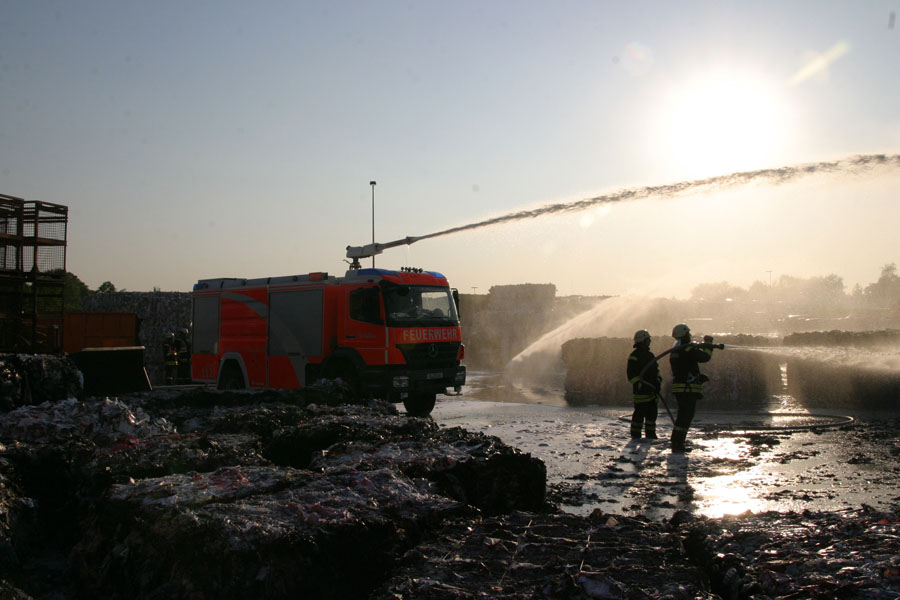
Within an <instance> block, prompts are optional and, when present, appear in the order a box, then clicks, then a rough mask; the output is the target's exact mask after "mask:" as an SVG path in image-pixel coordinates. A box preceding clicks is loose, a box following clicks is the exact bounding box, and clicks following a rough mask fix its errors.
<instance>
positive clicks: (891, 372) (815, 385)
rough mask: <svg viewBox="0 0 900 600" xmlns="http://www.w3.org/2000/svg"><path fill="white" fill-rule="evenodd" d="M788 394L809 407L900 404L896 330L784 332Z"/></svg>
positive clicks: (892, 406)
mask: <svg viewBox="0 0 900 600" xmlns="http://www.w3.org/2000/svg"><path fill="white" fill-rule="evenodd" d="M784 345H785V347H786V348H790V349H794V350H795V351H796V352H795V353H794V354H792V355H790V356H789V357H788V359H787V385H788V391H789V392H790V394H791V395H792V396H793V397H794V398H796V399H797V400H798V401H799V402H801V403H802V404H803V405H804V406H807V407H809V408H845V409H846V408H851V409H863V410H865V409H872V410H883V409H896V408H900V358H898V353H900V331H896V330H883V331H868V332H847V331H819V332H811V333H797V334H793V335H789V336H787V337H785V338H784Z"/></svg>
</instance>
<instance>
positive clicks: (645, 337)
mask: <svg viewBox="0 0 900 600" xmlns="http://www.w3.org/2000/svg"><path fill="white" fill-rule="evenodd" d="M648 341H650V332H649V331H647V330H646V329H638V330H637V331H635V332H634V343H635V344H642V343H644V342H648Z"/></svg>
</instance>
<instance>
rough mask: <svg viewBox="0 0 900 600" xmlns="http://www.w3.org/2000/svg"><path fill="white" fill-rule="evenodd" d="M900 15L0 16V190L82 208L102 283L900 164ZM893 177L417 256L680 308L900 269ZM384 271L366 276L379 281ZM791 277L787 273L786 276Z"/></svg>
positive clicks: (388, 3)
mask: <svg viewBox="0 0 900 600" xmlns="http://www.w3.org/2000/svg"><path fill="white" fill-rule="evenodd" d="M898 13H900V0H872V1H866V2H851V1H849V0H848V1H846V2H827V1H823V0H811V1H802V2H801V1H794V2H782V1H778V2H723V1H716V2H667V1H666V2H663V1H660V2H611V1H610V2H601V1H593V2H588V1H582V2H568V1H564V0H563V1H554V2H532V1H527V0H516V1H508V2H502V1H491V0H488V1H485V0H480V1H466V0H454V1H453V2H434V1H402V2H401V1H393V0H378V1H367V2H361V1H354V2H342V1H334V0H328V1H322V2H301V1H285V2H269V1H255V2H249V1H247V2H235V1H228V0H224V1H223V0H215V1H178V2H169V1H164V0H163V1H155V2H147V1H146V0H142V1H139V2H132V1H127V0H114V1H109V2H96V1H78V0H65V1H60V2H54V1H50V0H47V1H39V0H23V1H14V0H0V193H6V194H11V195H15V196H20V197H24V198H26V199H30V200H43V201H47V202H55V203H60V204H65V205H67V206H68V207H69V249H68V268H69V270H70V271H72V272H73V273H75V274H76V275H78V276H79V277H80V278H81V279H82V280H83V281H84V282H85V283H87V284H88V285H89V286H90V287H91V288H96V287H97V286H98V285H99V284H100V283H101V282H103V281H106V280H109V281H112V282H113V283H114V284H115V285H116V286H117V287H119V288H127V289H130V290H149V289H152V288H153V287H160V288H162V289H164V290H189V289H190V288H191V286H192V285H193V283H194V282H195V281H196V280H197V279H200V278H208V277H227V276H233V277H260V276H269V275H272V276H274V275H288V274H296V273H306V272H310V271H328V272H329V273H332V274H340V273H343V271H344V270H345V268H346V265H345V264H344V262H343V258H344V253H345V246H347V245H348V244H353V245H361V244H365V243H368V242H370V241H371V235H372V233H371V227H372V221H371V219H372V214H371V199H372V188H371V187H370V185H369V181H370V180H373V179H374V180H376V181H377V185H376V187H375V205H376V206H375V211H376V216H375V229H376V238H377V240H378V241H382V242H386V241H390V240H394V239H398V238H402V237H405V236H407V235H425V234H428V233H432V232H437V231H441V230H444V229H448V228H450V227H454V226H459V225H465V224H468V223H472V222H477V221H481V220H483V219H486V218H490V217H492V216H497V215H501V214H504V213H508V212H514V211H518V210H523V209H527V208H533V207H536V206H540V205H542V204H545V203H551V202H558V201H560V200H565V199H573V200H576V199H580V198H584V197H592V196H596V195H599V194H604V193H609V192H612V191H615V190H619V189H621V188H630V187H642V186H646V185H659V184H667V183H674V182H678V181H683V180H690V179H696V178H700V177H707V176H713V175H720V174H725V173H729V172H732V171H743V170H750V169H757V168H761V167H778V166H782V165H789V164H795V163H810V162H817V161H825V160H834V159H839V158H841V157H844V156H848V155H852V154H872V153H888V154H895V153H897V152H898V151H900V23H897V22H896V20H897V18H896V15H897V14H898ZM898 189H900V173H898V172H897V171H896V170H894V171H882V172H879V173H877V174H865V175H854V176H847V177H843V176H838V177H829V178H815V179H808V180H804V181H802V182H799V183H795V184H790V185H785V186H779V187H773V186H769V185H754V186H750V187H746V188H740V189H732V190H729V191H727V192H722V193H716V194H705V195H696V196H687V197H682V198H677V199H668V200H641V201H635V202H632V203H628V204H616V205H611V206H606V207H603V208H599V209H594V210H591V211H584V212H581V213H575V214H570V215H566V216H554V217H544V218H541V219H535V220H529V221H523V222H519V223H515V224H510V225H500V226H495V227H490V228H485V229H479V230H476V231H472V232H466V233H458V234H453V235H448V236H444V237H439V238H434V239H429V240H424V241H422V242H419V243H417V244H414V245H412V246H410V247H408V248H405V249H404V248H400V249H394V250H389V251H387V252H385V254H383V255H381V256H379V257H378V258H377V259H376V265H377V266H383V267H390V268H397V267H400V266H402V265H411V266H418V267H424V268H427V269H433V270H438V271H441V272H443V273H445V274H446V275H447V276H448V277H449V278H450V280H451V283H452V284H453V285H455V286H457V287H459V288H460V290H461V291H463V292H467V293H470V292H472V291H477V293H485V292H487V290H488V288H489V287H490V286H491V285H495V284H511V283H555V284H556V285H557V287H558V290H559V293H560V294H573V293H578V294H631V293H639V292H647V291H650V292H653V293H660V294H663V295H671V296H685V295H687V294H689V292H690V288H691V287H692V286H693V285H695V284H697V283H700V282H711V281H721V280H728V281H730V282H731V283H733V284H736V285H742V286H747V285H749V284H751V283H752V282H753V281H755V280H763V281H766V280H768V278H769V277H770V276H771V277H772V278H773V279H775V280H777V278H778V277H779V276H780V275H782V274H789V275H795V276H802V277H807V276H812V275H827V274H829V273H835V274H837V275H839V276H841V277H843V278H844V281H845V283H846V284H847V285H848V287H849V286H852V285H853V284H855V283H861V284H863V285H866V284H867V283H871V282H873V281H875V280H876V279H877V278H878V275H879V272H880V269H881V266H882V265H884V264H886V263H891V262H898V263H900V244H898V241H897V237H898V234H897V231H898V223H900V202H898V200H900V198H898V191H897V190H898ZM366 264H370V261H366ZM770 272H771V273H770Z"/></svg>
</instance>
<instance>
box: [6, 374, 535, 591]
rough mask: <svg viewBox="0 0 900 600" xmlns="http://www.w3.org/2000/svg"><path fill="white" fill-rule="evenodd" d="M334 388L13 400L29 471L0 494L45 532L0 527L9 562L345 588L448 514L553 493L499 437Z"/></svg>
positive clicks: (93, 580)
mask: <svg viewBox="0 0 900 600" xmlns="http://www.w3.org/2000/svg"><path fill="white" fill-rule="evenodd" d="M216 397H218V398H219V400H220V402H219V401H216ZM323 398H324V396H323V395H322V394H321V393H313V392H306V393H299V392H283V393H278V392H271V391H270V392H262V393H258V394H257V393H248V392H245V393H235V392H222V393H219V392H197V391H191V392H187V393H183V394H178V393H175V392H172V391H168V392H166V393H163V394H153V393H148V394H141V395H137V396H134V397H121V398H119V399H115V400H113V399H96V398H92V399H88V400H86V401H78V400H76V399H74V398H72V399H69V400H66V401H63V402H53V403H50V402H47V403H43V404H40V405H37V406H27V407H20V408H18V409H16V410H13V411H10V412H7V413H4V414H0V444H4V445H0V449H2V452H0V460H2V462H0V467H2V468H0V475H2V476H3V477H4V478H9V480H10V481H16V482H18V483H17V485H16V486H13V485H10V486H7V487H4V488H3V489H4V490H6V491H7V492H8V493H7V495H5V496H4V495H3V494H0V502H2V503H3V504H2V507H3V508H5V509H6V510H7V511H8V512H7V514H13V513H16V511H18V513H20V514H22V515H25V516H28V517H29V520H28V522H29V523H31V524H33V525H34V524H36V526H37V527H38V529H39V531H38V532H37V533H38V534H37V535H34V534H35V531H34V529H27V528H26V527H25V525H26V521H25V520H24V519H18V521H13V520H11V521H10V525H9V527H8V528H7V529H2V528H0V552H2V551H4V550H5V551H6V552H7V553H8V554H9V555H10V560H9V561H7V562H6V563H4V564H8V565H13V566H15V565H19V566H21V565H24V564H34V565H37V564H40V563H41V560H42V556H44V555H52V556H65V557H66V562H67V564H68V571H67V578H68V579H67V581H68V585H71V586H74V588H75V589H77V590H78V594H81V595H86V596H95V597H98V596H99V597H144V598H162V597H192V598H219V599H221V598H244V597H260V598H282V597H295V596H297V595H300V596H303V595H306V596H311V597H322V598H339V597H340V598H344V597H348V596H349V597H352V596H360V595H365V591H366V590H367V589H370V588H371V587H372V586H373V585H375V584H374V583H373V582H377V581H379V580H380V579H381V578H384V577H385V576H386V573H387V572H388V571H389V569H390V568H391V567H392V565H393V562H394V561H395V560H396V558H397V557H398V556H400V555H402V554H403V553H404V552H405V551H406V550H408V549H409V548H410V547H412V546H413V545H415V544H416V543H418V541H419V540H420V539H421V537H422V536H423V535H425V534H426V532H428V531H430V530H432V529H433V528H434V527H436V526H437V525H438V524H439V523H440V522H442V521H443V520H444V519H446V518H448V516H452V515H460V514H467V513H471V514H473V515H474V514H483V513H487V514H497V513H502V512H504V511H509V510H516V509H529V510H533V509H536V508H540V507H542V506H543V505H544V502H545V490H546V470H545V468H544V465H543V463H542V462H541V461H539V460H537V459H535V458H533V457H531V456H530V455H527V454H524V453H521V452H519V451H518V450H515V449H513V448H510V447H508V446H506V445H505V444H503V443H502V442H500V440H498V439H497V438H493V437H490V436H486V435H483V434H472V433H469V432H466V431H464V430H461V429H458V428H451V429H446V430H442V429H440V428H438V427H437V426H436V424H435V423H434V422H433V421H431V420H429V419H414V418H409V417H406V416H403V415H400V414H398V412H397V410H396V408H395V407H394V406H393V405H390V404H387V403H382V402H377V403H372V404H371V405H368V406H362V405H344V404H338V403H336V402H335V403H334V405H332V406H329V405H328V404H321V403H319V402H310V400H311V399H316V400H322V399H323ZM282 400H283V401H282ZM17 507H31V508H30V510H21V509H20V508H17ZM23 532H27V534H28V536H29V537H30V538H31V539H32V540H35V544H33V545H27V544H22V543H19V542H18V540H20V539H21V538H22V537H23ZM348 565H350V566H352V568H353V570H354V573H356V575H357V576H356V577H354V578H347V577H345V576H344V575H345V574H346V572H347V568H348ZM9 572H10V574H16V577H17V578H18V579H17V580H16V581H14V582H13V583H15V584H16V585H17V586H18V588H17V589H20V590H25V591H26V592H27V591H28V590H35V589H37V587H36V586H39V584H38V583H37V582H36V581H35V579H34V578H35V577H36V574H35V573H34V572H26V571H25V570H22V569H18V570H17V569H16V568H13V567H10V568H9ZM29 573H30V574H29ZM3 575H4V573H3V572H0V579H2V578H3Z"/></svg>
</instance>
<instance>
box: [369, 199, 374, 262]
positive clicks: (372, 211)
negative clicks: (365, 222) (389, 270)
mask: <svg viewBox="0 0 900 600" xmlns="http://www.w3.org/2000/svg"><path fill="white" fill-rule="evenodd" d="M369 185H371V186H372V244H373V246H374V244H375V182H374V181H370V182H369ZM372 268H373V269H374V268H375V255H374V254H373V255H372Z"/></svg>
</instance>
